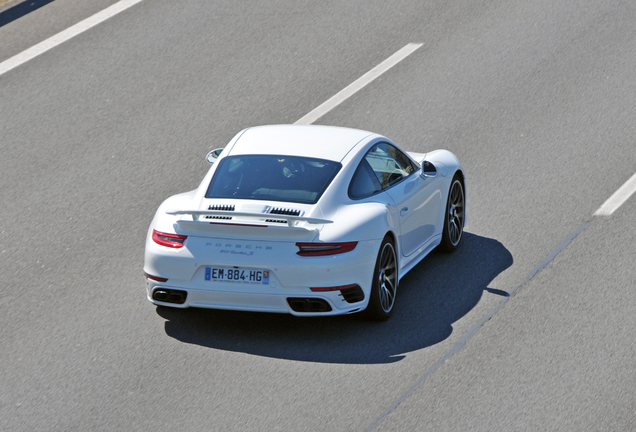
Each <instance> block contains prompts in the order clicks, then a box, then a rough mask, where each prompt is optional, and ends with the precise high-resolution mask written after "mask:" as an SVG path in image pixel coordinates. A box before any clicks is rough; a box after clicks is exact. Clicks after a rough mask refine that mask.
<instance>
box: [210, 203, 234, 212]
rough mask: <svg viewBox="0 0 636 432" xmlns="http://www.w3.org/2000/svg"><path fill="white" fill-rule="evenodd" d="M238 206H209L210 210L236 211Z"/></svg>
mask: <svg viewBox="0 0 636 432" xmlns="http://www.w3.org/2000/svg"><path fill="white" fill-rule="evenodd" d="M235 208H236V207H235V206H234V205H232V204H214V205H210V206H208V210H220V211H234V209H235Z"/></svg>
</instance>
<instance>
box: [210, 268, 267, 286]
mask: <svg viewBox="0 0 636 432" xmlns="http://www.w3.org/2000/svg"><path fill="white" fill-rule="evenodd" d="M205 280H206V281H213V282H239V283H248V284H265V285H267V284H269V271H267V270H250V269H240V268H222V267H206V268H205Z"/></svg>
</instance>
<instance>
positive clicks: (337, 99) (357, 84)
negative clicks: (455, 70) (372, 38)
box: [294, 43, 423, 125]
mask: <svg viewBox="0 0 636 432" xmlns="http://www.w3.org/2000/svg"><path fill="white" fill-rule="evenodd" d="M422 45H423V44H421V43H410V44H407V45H406V46H404V47H403V48H401V49H399V50H398V51H396V52H395V54H393V55H392V56H390V57H389V58H387V59H386V60H384V61H383V62H382V63H380V64H379V65H377V66H376V67H374V68H373V69H371V70H370V71H369V72H367V73H365V74H364V75H362V76H361V77H360V78H358V79H357V80H355V81H354V82H352V83H351V84H349V85H348V86H347V87H345V88H344V89H342V90H340V92H338V93H337V94H335V95H334V96H332V97H331V98H330V99H328V100H327V101H326V102H324V103H323V104H322V105H320V106H319V107H317V108H315V109H314V110H312V111H311V112H309V114H307V115H305V116H304V117H303V118H301V119H300V120H298V121H297V122H296V123H294V124H298V125H310V124H312V123H313V122H315V121H316V120H318V119H319V118H320V117H322V116H324V115H325V114H327V113H328V112H329V111H331V110H332V109H334V108H335V107H337V106H338V105H340V104H341V103H342V102H344V101H345V100H347V99H349V98H350V97H351V96H353V95H354V94H356V93H357V92H358V91H360V90H361V89H362V88H363V87H365V86H366V85H367V84H369V83H370V82H372V81H373V80H375V79H376V78H377V77H379V76H380V75H382V74H383V73H384V72H386V71H388V70H389V69H391V68H392V67H393V66H395V65H396V64H398V63H399V62H401V61H402V60H404V59H405V58H407V57H408V56H409V55H411V54H412V53H413V52H414V51H415V50H416V49H418V48H419V47H421V46H422Z"/></svg>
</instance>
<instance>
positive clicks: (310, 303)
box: [287, 297, 331, 313]
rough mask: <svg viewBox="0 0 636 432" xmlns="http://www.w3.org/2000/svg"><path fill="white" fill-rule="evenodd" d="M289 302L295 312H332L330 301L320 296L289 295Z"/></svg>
mask: <svg viewBox="0 0 636 432" xmlns="http://www.w3.org/2000/svg"><path fill="white" fill-rule="evenodd" d="M287 303H289V307H291V308H292V310H293V311H294V312H305V313H307V312H314V313H315V312H331V306H329V303H327V302H326V301H325V300H323V299H319V298H297V297H289V298H288V299H287Z"/></svg>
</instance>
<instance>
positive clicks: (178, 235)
mask: <svg viewBox="0 0 636 432" xmlns="http://www.w3.org/2000/svg"><path fill="white" fill-rule="evenodd" d="M206 159H207V160H208V162H209V163H211V164H212V166H211V167H210V169H209V171H208V173H207V174H206V176H205V177H204V178H203V181H202V182H201V184H200V185H199V187H198V188H197V189H195V190H193V191H190V192H186V193H182V194H178V195H174V196H172V197H170V198H168V199H167V200H165V201H164V202H163V203H162V204H161V205H160V207H159V209H158V210H157V212H156V214H155V216H154V218H153V220H152V222H151V224H150V228H149V229H148V235H147V239H146V250H145V262H144V276H145V282H146V290H147V296H148V300H150V301H151V302H152V303H154V304H155V305H159V306H172V307H180V308H186V307H201V308H214V309H230V310H243V311H260V312H277V313H290V314H293V315H298V316H319V315H320V316H322V315H338V314H349V313H355V312H363V313H364V314H366V315H367V316H368V317H369V318H372V319H377V320H384V319H387V318H388V317H389V316H390V314H391V312H392V311H393V307H394V304H395V296H396V294H397V288H398V285H399V281H400V279H401V278H402V277H403V276H404V275H405V274H406V273H407V272H408V271H409V270H411V269H412V268H413V267H414V266H415V265H416V264H417V263H418V262H420V261H421V260H422V259H423V258H424V257H425V256H426V255H427V254H428V253H429V252H431V251H432V250H433V249H435V248H436V247H437V248H440V249H442V250H444V251H448V252H452V251H453V250H455V249H456V248H457V247H458V246H459V245H460V242H461V240H462V234H463V230H464V224H465V222H466V185H465V177H464V172H463V169H462V166H461V165H460V163H459V161H458V159H457V158H456V157H455V155H453V154H452V153H451V152H449V151H446V150H435V151H432V152H430V153H412V152H406V151H403V150H402V149H401V148H400V147H398V146H397V145H396V144H395V143H393V142H392V141H391V140H389V139H388V138H386V137H383V136H381V135H378V134H375V133H371V132H366V131H361V130H355V129H347V128H340V127H331V126H298V125H272V126H259V127H254V128H248V129H245V130H243V131H241V132H239V133H238V134H237V135H236V136H235V137H234V138H233V139H232V140H231V141H230V143H229V144H228V145H227V146H226V147H225V148H223V149H217V150H214V151H211V152H210V153H209V154H208V156H207V158H206Z"/></svg>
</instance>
